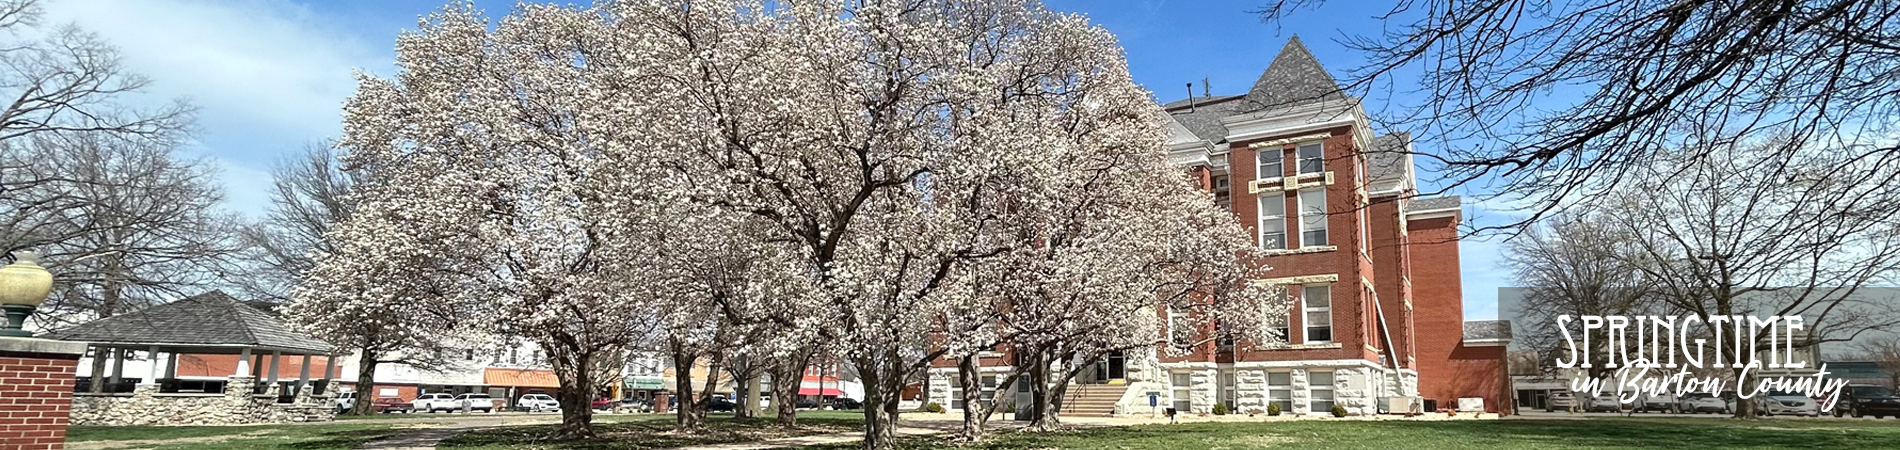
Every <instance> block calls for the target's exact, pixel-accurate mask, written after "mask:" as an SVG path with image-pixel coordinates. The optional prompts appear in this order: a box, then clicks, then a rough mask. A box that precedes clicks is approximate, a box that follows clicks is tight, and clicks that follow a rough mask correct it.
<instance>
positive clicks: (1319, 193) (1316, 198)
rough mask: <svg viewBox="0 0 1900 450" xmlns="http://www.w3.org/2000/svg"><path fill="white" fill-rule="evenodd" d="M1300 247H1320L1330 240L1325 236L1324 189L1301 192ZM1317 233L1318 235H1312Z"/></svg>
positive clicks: (1299, 196)
mask: <svg viewBox="0 0 1900 450" xmlns="http://www.w3.org/2000/svg"><path fill="white" fill-rule="evenodd" d="M1297 197H1298V198H1299V202H1300V209H1299V211H1300V247H1321V246H1325V245H1327V244H1328V243H1330V242H1331V241H1332V240H1331V239H1328V238H1327V234H1326V225H1327V224H1326V188H1325V187H1324V186H1321V187H1319V188H1315V189H1306V190H1301V191H1300V193H1299V195H1297ZM1314 233H1318V234H1314Z"/></svg>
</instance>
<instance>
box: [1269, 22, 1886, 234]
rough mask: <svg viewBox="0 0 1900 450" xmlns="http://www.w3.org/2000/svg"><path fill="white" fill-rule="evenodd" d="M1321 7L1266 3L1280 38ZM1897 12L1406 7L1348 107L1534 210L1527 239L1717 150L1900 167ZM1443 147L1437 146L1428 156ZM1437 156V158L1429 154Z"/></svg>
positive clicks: (1459, 177) (1371, 46)
mask: <svg viewBox="0 0 1900 450" xmlns="http://www.w3.org/2000/svg"><path fill="white" fill-rule="evenodd" d="M1323 3H1325V0H1268V1H1267V2H1266V5H1265V7H1264V8H1262V9H1261V10H1260V11H1259V13H1260V15H1261V17H1262V18H1263V19H1264V20H1266V21H1269V22H1273V21H1278V20H1282V19H1286V18H1289V17H1294V16H1296V15H1297V14H1299V13H1300V11H1302V10H1307V9H1309V8H1311V7H1316V6H1318V5H1320V4H1323ZM1897 14H1900V3H1896V2H1891V1H1864V0H1773V1H1715V0H1585V1H1580V2H1563V3H1551V2H1542V1H1530V0H1482V1H1458V0H1401V1H1398V2H1397V3H1396V4H1395V5H1394V6H1393V7H1392V8H1391V10H1390V12H1389V13H1387V14H1386V15H1384V16H1382V18H1384V19H1387V20H1388V21H1390V22H1391V23H1389V24H1388V25H1387V27H1386V28H1384V31H1383V32H1382V33H1381V34H1377V35H1370V36H1351V37H1348V38H1347V39H1346V40H1345V41H1344V44H1345V45H1346V46H1347V47H1348V48H1350V49H1353V50H1356V51H1359V52H1363V53H1364V54H1365V55H1366V58H1367V60H1366V62H1365V64H1364V65H1362V66H1360V67H1358V68H1356V69H1355V70H1353V71H1352V72H1351V74H1350V76H1349V77H1347V78H1346V80H1345V81H1346V82H1347V83H1346V87H1345V88H1344V89H1346V90H1349V91H1353V92H1354V93H1355V94H1358V95H1362V96H1365V97H1374V96H1387V95H1394V94H1401V95H1405V96H1406V97H1403V98H1402V99H1403V100H1406V101H1403V102H1379V103H1387V104H1396V105H1400V106H1393V107H1392V109H1390V110H1386V111H1379V112H1374V115H1375V116H1376V117H1377V118H1378V119H1380V120H1381V121H1383V122H1387V123H1388V126H1398V127H1399V128H1402V129H1408V130H1411V131H1412V133H1413V135H1415V136H1422V137H1424V139H1423V141H1422V142H1423V143H1424V144H1426V145H1427V146H1430V147H1437V148H1438V149H1439V152H1432V154H1424V153H1421V156H1425V157H1430V158H1437V159H1438V160H1439V161H1441V162H1443V163H1444V164H1445V165H1446V168H1447V170H1446V171H1445V172H1444V174H1445V175H1446V177H1447V178H1448V179H1449V181H1451V183H1449V185H1451V186H1456V185H1458V184H1462V183H1465V182H1470V181H1476V180H1484V181H1485V182H1487V183H1492V184H1491V185H1492V186H1496V187H1497V190H1496V192H1506V193H1511V195H1523V196H1525V197H1527V198H1526V199H1524V200H1528V203H1527V204H1528V206H1527V207H1525V209H1526V210H1528V211H1529V212H1530V214H1528V215H1526V216H1524V217H1523V220H1520V221H1516V222H1514V223H1508V224H1503V225H1498V226H1496V227H1487V228H1481V229H1480V230H1484V229H1491V228H1505V229H1511V230H1515V229H1517V228H1516V227H1517V226H1519V225H1523V224H1527V223H1530V222H1531V221H1534V220H1537V219H1539V218H1541V217H1543V216H1545V215H1547V214H1549V213H1551V212H1554V211H1557V210H1560V209H1564V208H1567V207H1571V206H1578V205H1579V204H1578V203H1576V202H1573V201H1574V200H1578V199H1582V198H1586V197H1589V196H1591V194H1594V193H1596V192H1599V191H1600V190H1602V189H1604V188H1607V187H1608V186H1611V185H1613V184H1615V183H1616V182H1617V181H1619V180H1623V179H1625V178H1627V177H1629V176H1631V175H1633V172H1635V171H1640V170H1641V169H1642V166H1643V165H1644V164H1647V161H1648V159H1650V157H1652V156H1655V155H1656V154H1657V152H1659V151H1660V149H1692V150H1693V149H1697V148H1709V147H1706V146H1694V145H1685V144H1689V143H1691V142H1693V141H1696V140H1706V136H1696V137H1690V136H1686V135H1684V134H1682V133H1676V132H1674V131H1673V130H1677V129H1679V128H1680V127H1682V126H1685V125H1689V124H1695V125H1702V126H1707V127H1709V128H1715V129H1721V130H1723V132H1722V133H1721V138H1722V140H1727V141H1731V142H1734V141H1743V140H1750V139H1760V138H1765V137H1768V136H1771V135H1777V134H1781V135H1787V136H1789V137H1791V138H1792V139H1793V140H1794V141H1797V142H1802V143H1804V144H1805V145H1809V146H1815V147H1824V148H1832V149H1835V150H1836V151H1841V152H1844V153H1849V154H1852V155H1854V156H1858V157H1862V158H1892V157H1893V154H1894V153H1895V152H1896V151H1900V145H1897V142H1896V140H1895V137H1894V135H1893V134H1891V133H1892V131H1893V130H1894V129H1895V125H1896V124H1900V114H1896V113H1897V112H1900V90H1896V89H1893V86H1894V85H1895V84H1896V83H1900V22H1896V21H1894V20H1893V17H1895V16H1896V15H1897ZM1434 141H1435V142H1434ZM1433 143H1435V144H1437V145H1430V144H1433Z"/></svg>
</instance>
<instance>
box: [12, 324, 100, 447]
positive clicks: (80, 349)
mask: <svg viewBox="0 0 1900 450" xmlns="http://www.w3.org/2000/svg"><path fill="white" fill-rule="evenodd" d="M85 352H86V344H85V343H82V342H65V341H54V340H47V339H33V338H18V337H0V449H5V450H16V449H17V450H51V449H64V448H66V423H67V414H69V413H70V412H71V411H72V407H73V381H74V379H75V378H74V373H75V371H76V370H77V369H78V367H79V356H80V355H81V354H84V353H85Z"/></svg>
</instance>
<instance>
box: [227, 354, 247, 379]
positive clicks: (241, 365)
mask: <svg viewBox="0 0 1900 450" xmlns="http://www.w3.org/2000/svg"><path fill="white" fill-rule="evenodd" d="M231 376H234V377H248V376H251V349H250V348H249V347H246V348H245V349H244V350H242V351H240V352H238V362H237V373H234V374H231Z"/></svg>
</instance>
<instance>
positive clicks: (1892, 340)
mask: <svg viewBox="0 0 1900 450" xmlns="http://www.w3.org/2000/svg"><path fill="white" fill-rule="evenodd" d="M1854 351H1855V352H1857V353H1853V354H1850V356H1848V357H1849V358H1853V359H1860V360H1865V361H1868V362H1872V363H1874V365H1875V366H1878V367H1880V370H1881V371H1883V372H1887V382H1888V383H1890V384H1891V385H1893V386H1900V338H1896V337H1892V336H1886V337H1878V338H1869V339H1862V340H1861V341H1860V342H1856V343H1855V344H1854Z"/></svg>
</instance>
